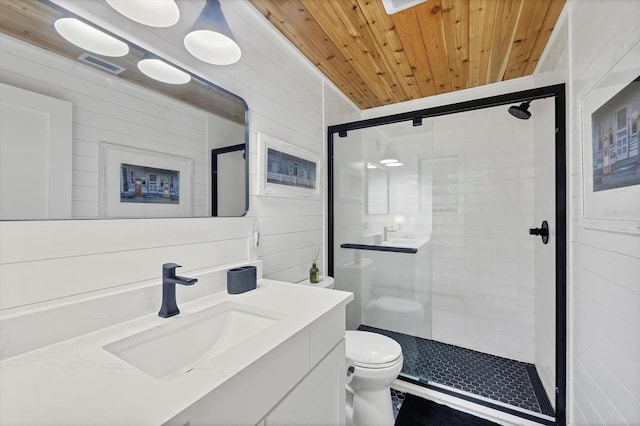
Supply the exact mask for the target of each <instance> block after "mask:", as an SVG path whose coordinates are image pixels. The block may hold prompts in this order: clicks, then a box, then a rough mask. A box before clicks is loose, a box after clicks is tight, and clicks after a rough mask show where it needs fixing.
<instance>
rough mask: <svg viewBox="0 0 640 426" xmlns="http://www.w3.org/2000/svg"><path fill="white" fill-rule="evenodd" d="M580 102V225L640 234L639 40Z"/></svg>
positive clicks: (598, 80)
mask: <svg viewBox="0 0 640 426" xmlns="http://www.w3.org/2000/svg"><path fill="white" fill-rule="evenodd" d="M596 81H597V83H595V85H594V86H593V87H592V88H591V89H589V90H588V91H587V92H586V94H585V95H584V96H583V97H582V100H581V104H580V120H581V137H582V147H583V151H582V177H583V181H582V187H583V215H582V216H583V217H582V221H583V225H584V226H585V227H589V228H596V229H606V230H611V231H617V232H628V233H637V234H640V140H639V138H640V44H639V43H636V44H635V46H634V47H631V48H629V49H628V50H627V51H626V52H625V54H624V55H620V58H619V59H618V61H615V62H614V65H613V66H612V67H611V68H610V69H608V70H607V71H606V73H604V74H603V75H602V77H601V78H599V79H597V80H596Z"/></svg>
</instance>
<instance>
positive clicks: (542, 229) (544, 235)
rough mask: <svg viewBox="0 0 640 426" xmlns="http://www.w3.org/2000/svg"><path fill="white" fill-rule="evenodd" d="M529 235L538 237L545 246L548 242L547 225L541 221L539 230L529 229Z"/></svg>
mask: <svg viewBox="0 0 640 426" xmlns="http://www.w3.org/2000/svg"><path fill="white" fill-rule="evenodd" d="M529 235H540V237H541V238H542V243H543V244H547V243H548V242H549V223H548V222H547V221H546V220H543V221H542V225H541V226H540V228H529Z"/></svg>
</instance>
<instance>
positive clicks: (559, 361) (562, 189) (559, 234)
mask: <svg viewBox="0 0 640 426" xmlns="http://www.w3.org/2000/svg"><path fill="white" fill-rule="evenodd" d="M551 97H553V98H554V101H555V182H556V185H555V186H556V187H555V213H556V219H555V220H556V223H555V228H556V235H555V237H556V256H555V257H556V262H555V263H556V265H555V266H556V273H555V276H556V277H555V279H556V321H555V323H556V360H555V361H556V400H555V402H556V403H555V411H556V416H555V423H553V422H546V421H542V420H540V419H539V418H536V417H532V416H527V415H523V414H522V413H518V412H513V413H512V414H515V415H518V416H520V417H525V418H528V419H530V420H533V421H536V422H540V423H547V424H557V425H565V424H566V399H567V150H566V147H567V128H566V122H567V120H566V96H565V85H564V84H556V85H552V86H545V87H539V88H535V89H529V90H523V91H519V92H513V93H507V94H502V95H497V96H490V97H487V98H482V99H474V100H471V101H465V102H459V103H454V104H449V105H442V106H437V107H433V108H426V109H420V110H416V111H411V112H404V113H399V114H392V115H387V116H384V117H376V118H370V119H367V120H360V121H353V122H350V123H344V124H338V125H334V126H329V127H328V132H327V133H328V134H327V143H328V145H327V148H328V149H327V154H328V155H327V163H328V164H327V174H328V185H327V188H328V194H327V197H328V203H327V206H328V212H327V228H328V229H327V232H328V235H327V255H328V265H327V274H328V275H329V276H333V274H334V236H333V231H334V182H335V178H334V164H333V160H334V149H333V148H334V142H335V140H334V136H335V135H338V136H339V137H345V136H346V135H347V132H349V131H350V130H358V129H364V128H367V127H375V126H381V125H385V124H393V123H400V122H403V121H412V122H413V124H414V125H416V124H419V123H420V122H421V119H423V118H431V117H438V116H443V115H449V114H455V113H459V112H466V111H473V110H477V109H484V108H490V107H496V106H502V105H509V104H513V103H517V102H525V101H532V100H536V99H545V98H551ZM506 113H507V112H506V111H505V114H506ZM506 119H511V118H507V117H506V116H505V120H506ZM401 379H403V380H406V379H404V378H401ZM407 381H410V382H413V383H416V384H419V385H421V386H424V385H425V384H424V383H422V382H415V381H411V380H407ZM427 387H429V388H430V389H434V390H438V391H440V389H438V388H436V387H431V386H427ZM456 396H458V395H456ZM474 402H479V401H478V400H475V401H474ZM480 403H481V402H480ZM485 405H486V404H485ZM503 411H505V410H503Z"/></svg>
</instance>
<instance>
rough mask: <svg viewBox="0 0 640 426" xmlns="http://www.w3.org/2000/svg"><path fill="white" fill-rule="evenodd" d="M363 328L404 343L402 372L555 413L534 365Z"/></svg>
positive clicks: (531, 408)
mask: <svg viewBox="0 0 640 426" xmlns="http://www.w3.org/2000/svg"><path fill="white" fill-rule="evenodd" d="M359 330H363V331H370V332H374V333H379V334H383V335H385V336H389V337H391V338H392V339H394V340H396V341H397V342H398V343H399V344H400V346H401V347H402V354H403V356H404V363H403V366H402V373H401V374H405V375H407V376H409V377H411V378H417V379H418V380H419V381H420V382H423V383H426V382H429V383H431V384H440V385H445V386H447V387H449V388H453V389H457V390H460V391H463V392H467V393H470V394H473V395H478V396H481V397H484V398H487V399H489V400H492V401H497V402H501V403H503V404H508V405H510V406H513V407H518V408H521V409H524V410H527V411H531V412H534V413H538V414H544V415H547V416H554V412H553V408H552V407H551V403H550V402H549V399H548V398H547V395H546V393H545V392H544V389H543V387H542V383H541V382H540V378H539V377H538V373H537V372H536V369H535V366H534V365H532V364H527V363H524V362H520V361H515V360H512V359H508V358H502V357H498V356H495V355H490V354H486V353H482V352H478V351H474V350H471V349H466V348H462V347H459V346H454V345H449V344H446V343H441V342H437V341H435V340H429V339H422V338H419V337H414V336H409V335H406V334H402V333H396V332H393V331H388V330H383V329H379V328H374V327H369V326H366V325H361V326H360V327H359ZM394 408H395V404H394Z"/></svg>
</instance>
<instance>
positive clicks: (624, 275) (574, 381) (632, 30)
mask: <svg viewBox="0 0 640 426" xmlns="http://www.w3.org/2000/svg"><path fill="white" fill-rule="evenodd" d="M605 15H606V16H607V19H606V21H607V25H602V22H603V21H602V16H605ZM638 22H640V3H638V2H637V1H635V0H622V1H613V0H607V1H577V0H570V1H568V2H567V6H566V10H565V12H564V13H563V16H562V17H561V21H560V22H559V24H558V27H559V28H561V29H564V31H566V32H567V33H568V37H563V36H562V35H561V36H559V37H555V38H554V39H553V40H552V43H551V44H550V46H549V47H548V50H549V51H550V52H553V51H566V52H567V53H566V56H567V57H568V60H567V61H565V62H564V63H563V61H559V64H558V65H557V66H556V68H554V69H551V70H550V71H553V72H555V73H557V74H562V75H564V78H565V80H566V81H567V83H568V84H567V93H568V97H567V101H568V111H567V113H568V122H569V126H568V128H569V134H568V149H567V152H568V156H569V198H570V200H569V220H570V224H569V226H570V228H569V237H570V238H569V240H570V242H569V261H570V264H569V284H570V288H569V324H570V329H569V339H570V340H569V346H568V348H569V354H568V364H569V365H568V368H569V370H568V386H569V389H568V392H569V394H568V423H569V424H576V425H583V424H629V425H632V424H640V356H639V355H640V354H639V353H638V350H639V348H640V334H638V324H640V318H639V317H638V315H639V312H640V284H639V283H640V281H638V277H639V276H640V237H639V236H638V235H637V234H636V235H633V234H628V233H623V232H611V231H606V230H596V229H590V228H589V227H586V226H584V225H585V223H584V222H583V221H582V207H583V201H584V200H583V176H582V155H583V153H584V152H585V146H586V144H589V143H591V142H590V140H588V139H585V140H583V139H582V136H581V127H582V122H581V117H580V114H581V110H580V103H581V100H582V97H583V96H584V95H585V91H588V90H589V87H592V86H593V84H595V82H597V81H599V78H600V77H602V76H603V75H604V73H606V72H607V70H609V69H611V67H612V66H613V65H614V63H615V61H616V59H618V58H619V57H620V55H621V54H622V53H623V52H625V51H628V49H629V48H630V47H631V46H633V45H635V44H637V43H638V42H639V41H640V27H639V26H638ZM541 62H543V60H542V59H541ZM552 62H553V61H552ZM567 65H568V66H567ZM637 66H638V73H637V74H640V64H637ZM635 188H638V192H637V193H638V196H640V187H637V186H636V187H635Z"/></svg>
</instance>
